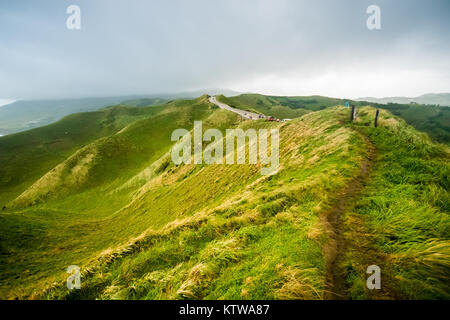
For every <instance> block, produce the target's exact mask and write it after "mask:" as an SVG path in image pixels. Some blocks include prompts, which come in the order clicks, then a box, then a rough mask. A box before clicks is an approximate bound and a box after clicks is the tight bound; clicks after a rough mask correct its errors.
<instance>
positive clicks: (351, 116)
mask: <svg viewBox="0 0 450 320" xmlns="http://www.w3.org/2000/svg"><path fill="white" fill-rule="evenodd" d="M355 119H356V107H355V106H352V114H351V115H350V120H351V121H353V120H355Z"/></svg>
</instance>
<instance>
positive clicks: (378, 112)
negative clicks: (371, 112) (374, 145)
mask: <svg viewBox="0 0 450 320" xmlns="http://www.w3.org/2000/svg"><path fill="white" fill-rule="evenodd" d="M379 114H380V109H377V112H376V113H375V128H376V127H378V115H379Z"/></svg>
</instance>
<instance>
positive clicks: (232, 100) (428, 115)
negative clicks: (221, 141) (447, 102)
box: [218, 94, 450, 145]
mask: <svg viewBox="0 0 450 320" xmlns="http://www.w3.org/2000/svg"><path fill="white" fill-rule="evenodd" d="M218 99H219V101H222V102H223V103H227V104H228V105H230V106H232V107H234V108H238V109H244V110H248V111H252V112H257V113H263V114H265V115H268V116H273V117H276V118H280V119H284V118H296V117H300V116H302V115H304V114H306V113H308V112H311V111H318V110H323V109H325V108H329V107H334V106H336V105H341V106H343V105H344V104H345V102H346V101H348V102H349V103H350V104H351V105H355V106H358V107H363V106H366V105H371V106H373V107H375V108H380V109H385V110H389V111H391V112H392V113H393V114H395V115H397V116H399V117H401V118H402V119H404V120H405V121H406V122H407V123H408V124H410V125H412V126H413V127H415V128H416V129H417V130H419V131H423V132H426V133H427V134H428V135H429V136H430V137H431V139H433V140H434V141H436V142H439V143H444V144H447V145H450V108H449V107H441V106H433V105H423V104H398V103H388V104H378V103H369V102H364V101H352V100H349V99H336V98H329V97H322V96H305V97H295V96H294V97H278V96H264V95H260V94H242V95H239V96H235V97H224V96H222V95H221V96H218Z"/></svg>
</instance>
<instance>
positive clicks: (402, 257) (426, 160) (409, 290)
mask: <svg viewBox="0 0 450 320" xmlns="http://www.w3.org/2000/svg"><path fill="white" fill-rule="evenodd" d="M360 114H361V118H360V119H359V122H360V123H364V122H366V121H367V120H366V119H370V118H372V119H373V115H374V111H373V109H367V110H364V109H363V110H362V111H361V112H360ZM380 118H381V120H380V123H381V127H380V128H373V127H365V126H362V127H361V128H360V130H362V131H363V132H364V133H365V134H367V136H368V137H369V138H370V139H371V140H372V141H373V143H374V145H375V146H376V147H377V149H378V153H379V155H378V159H377V162H376V165H375V168H374V172H373V175H372V177H371V179H370V181H369V182H368V184H367V186H366V188H365V189H364V191H363V194H362V196H361V199H360V200H359V202H358V204H357V207H356V209H355V212H354V213H353V214H352V215H351V219H357V220H356V221H358V220H359V221H360V223H362V224H363V225H364V226H365V229H366V230H367V232H369V233H370V234H371V237H370V241H369V242H368V243H367V244H366V245H368V246H369V248H370V250H371V251H370V252H371V253H372V255H371V256H365V255H364V254H363V253H362V252H361V250H358V247H357V245H355V246H356V248H353V250H352V253H351V254H350V255H349V257H348V262H347V263H348V267H349V268H350V269H353V270H356V271H355V272H354V273H353V274H352V275H351V277H350V278H349V283H350V285H351V292H352V294H353V297H354V298H371V297H372V298H373V297H376V295H375V296H374V293H373V292H371V291H370V290H367V289H364V287H365V285H364V283H365V281H364V280H363V279H365V278H366V274H365V268H366V267H367V266H368V265H370V264H375V265H379V266H380V267H381V270H382V275H383V280H382V281H384V282H382V286H384V288H387V290H390V291H391V293H393V294H394V296H397V297H399V298H407V299H448V298H449V297H450V287H449V282H448V275H449V273H448V272H449V270H450V263H449V262H450V220H449V213H450V197H449V193H448V190H449V187H450V183H449V181H450V180H449V175H450V165H449V159H450V153H449V150H448V148H445V147H443V146H439V145H436V144H433V143H431V142H430V140H429V139H428V137H427V136H426V135H424V134H420V133H418V132H416V131H415V130H414V129H413V128H412V127H410V126H407V125H406V124H405V123H404V121H402V120H400V119H398V118H393V117H392V116H391V115H389V114H388V113H386V112H382V113H381V117H380ZM354 222H355V221H353V223H349V228H350V235H349V236H350V237H351V238H355V237H357V236H358V235H357V230H356V229H355V228H353V227H352V226H354V225H358V224H356V223H354ZM359 249H360V248H359ZM365 249H366V251H367V250H368V248H367V247H366V248H365Z"/></svg>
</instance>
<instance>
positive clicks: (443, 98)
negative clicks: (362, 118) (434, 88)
mask: <svg viewBox="0 0 450 320" xmlns="http://www.w3.org/2000/svg"><path fill="white" fill-rule="evenodd" d="M356 100H357V101H368V102H376V103H383V104H387V103H401V104H406V103H419V104H431V105H440V106H447V107H449V106H450V93H427V94H423V95H421V96H419V97H415V98H408V97H386V98H373V97H364V98H358V99H356Z"/></svg>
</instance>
